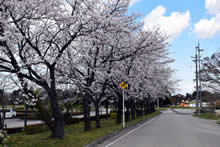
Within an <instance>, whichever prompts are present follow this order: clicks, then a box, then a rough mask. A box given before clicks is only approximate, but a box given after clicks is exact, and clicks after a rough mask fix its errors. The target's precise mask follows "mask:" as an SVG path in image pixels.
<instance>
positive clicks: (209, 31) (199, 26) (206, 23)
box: [194, 13, 220, 39]
mask: <svg viewBox="0 0 220 147" xmlns="http://www.w3.org/2000/svg"><path fill="white" fill-rule="evenodd" d="M194 32H195V33H196V35H197V36H198V37H199V38H202V39H207V38H213V37H215V35H216V34H217V33H218V32H220V13H218V14H216V16H215V17H212V18H211V19H201V20H200V21H199V22H198V23H196V24H195V25H194Z"/></svg>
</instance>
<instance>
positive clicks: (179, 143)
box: [99, 109, 220, 147]
mask: <svg viewBox="0 0 220 147" xmlns="http://www.w3.org/2000/svg"><path fill="white" fill-rule="evenodd" d="M176 111H178V112H180V113H175V112H173V111H171V110H167V111H164V112H163V114H161V115H160V116H158V117H156V118H155V119H154V120H152V121H150V122H148V123H146V125H144V126H143V127H141V128H139V129H137V130H135V131H133V132H130V133H128V132H127V134H128V135H127V134H123V135H121V136H116V137H114V138H113V139H110V140H108V141H106V142H104V143H103V144H101V145H99V147H105V146H109V147H220V125H217V124H215V123H214V122H212V121H209V120H204V119H199V118H196V117H192V115H191V114H192V113H193V111H194V110H189V109H176ZM181 113H182V114H181ZM120 137H121V138H120ZM112 142H113V143H112Z"/></svg>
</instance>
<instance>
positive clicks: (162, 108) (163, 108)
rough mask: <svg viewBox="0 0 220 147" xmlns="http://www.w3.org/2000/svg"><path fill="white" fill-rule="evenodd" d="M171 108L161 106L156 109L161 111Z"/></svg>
mask: <svg viewBox="0 0 220 147" xmlns="http://www.w3.org/2000/svg"><path fill="white" fill-rule="evenodd" d="M168 109H170V108H169V107H160V108H156V110H158V111H160V110H168Z"/></svg>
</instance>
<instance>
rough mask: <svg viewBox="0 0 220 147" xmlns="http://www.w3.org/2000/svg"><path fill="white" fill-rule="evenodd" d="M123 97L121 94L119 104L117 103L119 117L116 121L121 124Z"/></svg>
mask: <svg viewBox="0 0 220 147" xmlns="http://www.w3.org/2000/svg"><path fill="white" fill-rule="evenodd" d="M122 101H123V99H122V97H121V96H120V97H119V99H118V104H117V107H118V112H117V119H116V123H118V124H120V123H121V122H122V121H121V118H122V109H123V108H122V103H123V102H122Z"/></svg>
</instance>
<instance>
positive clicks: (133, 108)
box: [130, 99, 135, 120]
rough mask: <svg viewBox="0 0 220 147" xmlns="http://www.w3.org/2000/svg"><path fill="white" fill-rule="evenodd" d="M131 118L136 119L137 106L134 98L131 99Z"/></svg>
mask: <svg viewBox="0 0 220 147" xmlns="http://www.w3.org/2000/svg"><path fill="white" fill-rule="evenodd" d="M130 101H131V118H132V119H133V120H134V119H135V107H134V100H133V99H131V100H130Z"/></svg>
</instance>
